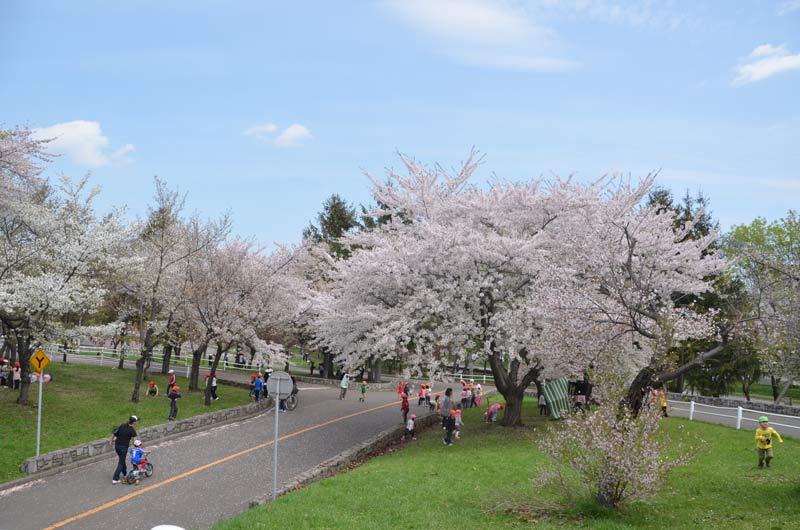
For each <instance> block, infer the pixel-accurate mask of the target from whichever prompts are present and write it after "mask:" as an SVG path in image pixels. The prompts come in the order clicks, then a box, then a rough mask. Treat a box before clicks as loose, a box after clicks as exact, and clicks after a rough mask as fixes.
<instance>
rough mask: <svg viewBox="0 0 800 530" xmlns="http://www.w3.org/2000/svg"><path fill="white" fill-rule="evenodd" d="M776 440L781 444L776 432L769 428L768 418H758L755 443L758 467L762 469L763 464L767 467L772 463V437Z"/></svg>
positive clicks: (779, 436)
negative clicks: (756, 445)
mask: <svg viewBox="0 0 800 530" xmlns="http://www.w3.org/2000/svg"><path fill="white" fill-rule="evenodd" d="M773 436H775V437H776V438H778V441H779V442H780V443H783V438H781V435H780V434H778V431H776V430H775V429H773V428H772V427H770V426H769V418H767V417H766V416H761V417H760V418H758V428H757V429H756V442H757V444H758V467H759V468H762V467H764V463H766V464H767V467H769V463H770V462H771V461H772V437H773Z"/></svg>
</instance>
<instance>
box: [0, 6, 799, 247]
mask: <svg viewBox="0 0 800 530" xmlns="http://www.w3.org/2000/svg"><path fill="white" fill-rule="evenodd" d="M0 50H2V51H0V65H2V67H1V68H0V125H2V126H6V127H8V126H13V125H15V124H24V123H27V124H29V125H30V126H31V127H33V128H36V129H41V131H40V134H42V135H47V136H50V137H57V138H58V139H57V140H56V141H55V142H54V143H53V144H52V146H53V150H54V151H57V152H59V153H62V156H61V157H59V158H58V160H57V162H56V163H55V164H54V165H53V166H52V167H51V168H50V170H49V174H50V175H53V176H56V175H58V174H60V173H65V174H69V175H72V176H76V177H78V176H81V175H83V174H84V173H86V172H87V171H90V172H91V174H92V182H93V183H95V184H98V185H100V186H101V187H102V189H103V192H102V194H101V196H100V199H99V203H98V204H99V206H100V207H101V208H108V207H109V206H110V205H112V204H116V205H120V204H126V205H127V206H128V207H129V212H130V215H131V216H137V215H142V214H143V213H144V212H145V209H146V206H147V204H148V202H149V201H150V199H151V197H152V190H153V176H154V175H158V176H160V177H162V178H164V179H165V180H166V181H167V182H168V183H170V185H172V186H174V187H178V188H180V189H181V190H182V191H187V192H188V206H189V209H190V210H196V211H198V212H200V213H201V214H202V215H205V216H216V215H219V214H220V213H221V212H223V211H226V210H230V211H231V212H232V213H233V217H234V229H235V232H237V233H239V234H241V235H243V236H245V237H253V238H256V239H257V240H258V241H259V242H261V243H263V244H269V243H272V242H281V243H297V242H299V240H300V234H301V231H302V229H303V227H304V226H305V225H307V223H308V221H309V220H311V219H312V218H313V217H314V216H315V214H316V212H317V211H319V209H320V206H321V203H322V202H323V201H324V200H325V199H326V198H327V197H328V196H330V195H331V194H332V193H339V194H340V195H341V196H342V197H344V198H345V199H346V200H348V201H350V202H352V203H354V204H359V203H365V204H366V203H368V202H369V199H370V196H369V182H368V181H367V179H366V177H365V176H364V175H363V171H364V170H366V171H369V172H370V173H371V174H373V175H377V176H380V175H381V174H382V173H383V172H384V169H385V168H386V167H388V166H397V165H398V160H397V157H396V152H397V151H401V152H403V153H406V154H409V155H412V156H414V157H415V158H417V159H419V160H422V161H424V162H430V163H433V162H439V163H441V164H442V165H444V166H446V167H450V166H454V165H456V164H458V162H459V161H460V160H462V159H464V158H465V157H466V156H467V155H468V154H469V151H470V149H471V148H472V147H473V146H475V147H476V148H477V149H479V150H480V151H481V152H482V153H483V154H484V155H485V163H484V164H483V166H482V167H481V168H480V170H479V174H478V180H479V181H482V180H487V179H490V178H491V177H492V175H493V174H496V175H497V176H499V177H500V178H507V179H513V180H518V179H524V178H530V177H538V176H540V175H552V174H559V175H568V174H572V173H575V174H577V176H578V178H587V179H589V178H594V177H596V176H599V175H602V174H605V173H609V172H620V173H622V174H625V175H628V174H630V175H631V176H633V177H638V176H642V175H645V174H646V173H647V172H649V171H651V170H655V169H660V170H661V174H660V175H661V176H660V179H659V183H660V184H661V185H663V186H666V187H669V188H671V189H673V191H674V192H675V193H676V194H677V195H682V194H683V193H684V192H685V190H686V189H687V188H688V189H689V190H691V191H692V192H695V191H697V190H701V191H702V192H703V193H704V194H706V195H707V196H708V197H709V198H710V199H711V207H712V210H713V212H714V214H715V216H716V217H717V218H718V219H719V220H720V222H721V224H722V227H723V228H728V227H730V226H731V225H733V224H737V223H747V222H749V221H751V220H752V219H753V218H754V217H756V216H758V215H761V216H764V217H767V218H768V219H775V218H778V217H781V216H782V215H784V214H785V213H786V211H787V210H789V209H790V208H794V209H797V208H798V207H800V199H799V198H800V169H798V168H800V0H775V1H769V0H759V1H756V0H737V1H735V2H728V1H721V0H720V1H707V2H703V1H689V0H686V1H666V0H665V1H641V2H623V1H610V0H609V1H606V0H598V1H590V0H541V1H534V0H530V1H522V0H520V1H502V0H498V1H482V0H424V1H423V0H405V1H400V0H398V1H394V0H386V1H376V2H368V1H364V2H344V1H343V2H329V1H319V2H299V1H298V2H263V1H262V2H249V1H248V2H240V1H233V0H228V1H227V2H222V1H219V2H212V1H197V0H193V1H170V2H164V1H163V0H162V1H152V2H150V1H128V2H106V1H85V0H71V1H70V2H59V1H50V2H43V1H36V0H19V1H16V0H6V1H2V2H0Z"/></svg>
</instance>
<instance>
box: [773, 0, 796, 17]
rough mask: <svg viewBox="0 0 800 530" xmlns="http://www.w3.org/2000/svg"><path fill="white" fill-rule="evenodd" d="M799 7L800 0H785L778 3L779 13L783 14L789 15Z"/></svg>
mask: <svg viewBox="0 0 800 530" xmlns="http://www.w3.org/2000/svg"><path fill="white" fill-rule="evenodd" d="M798 9H800V0H784V1H783V2H781V3H780V4H778V14H779V15H781V16H783V15H788V14H789V13H791V12H793V11H797V10H798Z"/></svg>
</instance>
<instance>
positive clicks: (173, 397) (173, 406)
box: [147, 370, 216, 421]
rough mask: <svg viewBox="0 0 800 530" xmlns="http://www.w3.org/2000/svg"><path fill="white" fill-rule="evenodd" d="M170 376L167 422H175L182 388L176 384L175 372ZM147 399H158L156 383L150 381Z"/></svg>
mask: <svg viewBox="0 0 800 530" xmlns="http://www.w3.org/2000/svg"><path fill="white" fill-rule="evenodd" d="M168 375H169V381H168V382H167V399H169V417H168V418H167V421H175V420H176V419H177V417H178V399H180V397H181V392H180V390H181V387H179V386H178V385H177V384H175V382H176V379H177V377H176V375H175V370H170V371H169V372H168ZM208 376H209V374H206V377H208ZM215 379H216V378H215ZM147 397H151V398H154V397H158V385H156V382H155V381H150V382H149V383H147ZM215 399H216V398H215Z"/></svg>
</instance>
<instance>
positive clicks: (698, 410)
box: [668, 399, 800, 430]
mask: <svg viewBox="0 0 800 530" xmlns="http://www.w3.org/2000/svg"><path fill="white" fill-rule="evenodd" d="M668 402H669V403H670V404H671V405H672V409H673V410H680V411H683V412H688V413H689V419H690V420H694V419H695V416H712V417H716V418H727V419H728V420H730V421H731V422H733V421H734V420H735V422H736V428H737V429H741V428H742V422H746V421H749V422H753V423H758V418H759V417H760V416H769V417H770V422H769V423H770V425H772V426H778V427H786V428H788V429H797V430H800V417H798V416H787V415H785V414H776V413H772V412H769V413H768V412H764V411H760V410H752V409H746V408H744V407H736V408H733V407H717V406H714V405H706V404H703V403H695V402H694V401H689V402H688V403H687V402H686V401H673V400H671V399H670V400H668ZM676 404H677V405H688V408H685V407H676V406H675V405H676ZM706 408H708V409H714V411H710V410H704V409H706ZM715 411H718V412H715ZM725 412H729V414H725ZM751 416H755V417H751ZM775 416H777V417H780V418H789V419H790V420H794V421H795V422H797V423H798V424H796V425H791V424H789V423H778V422H775V421H772V418H773V417H775Z"/></svg>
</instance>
